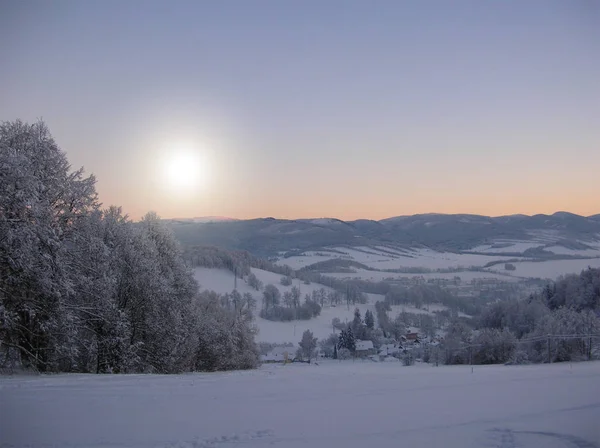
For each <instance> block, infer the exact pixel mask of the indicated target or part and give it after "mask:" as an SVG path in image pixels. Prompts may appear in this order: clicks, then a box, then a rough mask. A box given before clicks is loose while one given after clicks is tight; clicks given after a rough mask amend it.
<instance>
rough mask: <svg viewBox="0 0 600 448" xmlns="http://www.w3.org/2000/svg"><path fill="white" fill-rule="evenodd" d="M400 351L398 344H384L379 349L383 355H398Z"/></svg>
mask: <svg viewBox="0 0 600 448" xmlns="http://www.w3.org/2000/svg"><path fill="white" fill-rule="evenodd" d="M399 351H400V347H399V346H398V344H383V345H382V346H381V347H379V353H381V354H384V355H385V354H390V355H392V354H394V353H398V352H399Z"/></svg>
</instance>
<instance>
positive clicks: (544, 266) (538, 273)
mask: <svg viewBox="0 0 600 448" xmlns="http://www.w3.org/2000/svg"><path fill="white" fill-rule="evenodd" d="M512 264H513V265H514V266H515V267H516V270H514V271H506V270H505V269H504V265H503V264H498V265H495V266H492V267H491V268H490V270H491V271H500V272H504V273H507V274H510V275H513V276H516V277H529V278H548V279H551V280H555V279H556V278H558V277H560V276H561V275H566V274H579V273H580V272H581V271H583V270H584V269H587V268H588V267H592V268H599V267H600V258H589V259H579V260H577V259H576V260H548V261H519V262H514V263H512Z"/></svg>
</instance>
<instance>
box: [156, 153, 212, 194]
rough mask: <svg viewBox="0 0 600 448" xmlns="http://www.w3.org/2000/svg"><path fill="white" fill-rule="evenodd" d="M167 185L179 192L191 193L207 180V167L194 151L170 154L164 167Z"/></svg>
mask: <svg viewBox="0 0 600 448" xmlns="http://www.w3.org/2000/svg"><path fill="white" fill-rule="evenodd" d="M164 173H165V181H166V183H167V185H168V186H169V187H170V188H172V189H175V190H178V191H190V190H194V189H196V188H198V187H200V186H201V185H202V184H203V183H204V181H205V180H206V167H205V164H204V163H203V160H202V158H201V157H200V155H199V154H198V153H197V152H194V151H180V152H176V153H174V154H170V155H169V157H168V158H167V159H166V161H165V166H164Z"/></svg>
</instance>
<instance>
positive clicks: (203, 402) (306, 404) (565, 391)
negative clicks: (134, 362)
mask: <svg viewBox="0 0 600 448" xmlns="http://www.w3.org/2000/svg"><path fill="white" fill-rule="evenodd" d="M598 422H600V363H599V362H592V363H580V364H573V365H572V367H571V365H569V364H553V365H538V366H519V367H505V366H489V367H475V369H474V372H473V373H471V368H470V367H466V366H460V367H433V366H430V365H417V366H412V367H403V366H401V365H400V363H372V362H358V361H357V362H351V361H346V362H336V361H332V362H330V363H322V364H321V365H318V366H316V365H314V364H312V365H288V366H282V365H269V366H264V367H263V368H261V369H259V370H257V371H248V372H232V373H215V374H187V375H173V376H159V375H131V376H124V375H102V376H93V375H52V376H40V377H14V378H9V377H0V447H3V448H8V447H23V448H24V447H29V448H42V447H90V448H109V447H110V448H146V447H148V448H150V447H152V448H158V447H169V448H175V447H178V448H208V447H211V448H233V447H238V448H239V447H248V448H258V447H266V446H270V447H281V448H306V447H323V448H326V447H327V448H338V447H339V448H364V447H370V448H377V447H386V448H387V447H414V448H418V447H444V448H448V447H451V448H454V447H456V448H475V447H477V448H480V447H490V448H494V447H497V448H597V447H599V446H600V425H599V424H598Z"/></svg>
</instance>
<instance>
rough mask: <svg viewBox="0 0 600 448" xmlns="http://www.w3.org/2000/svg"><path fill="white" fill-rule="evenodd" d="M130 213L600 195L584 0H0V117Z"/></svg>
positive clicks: (567, 200)
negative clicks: (47, 144)
mask: <svg viewBox="0 0 600 448" xmlns="http://www.w3.org/2000/svg"><path fill="white" fill-rule="evenodd" d="M17 118H19V119H22V120H24V121H29V122H32V121H35V120H37V119H40V118H41V119H43V120H44V121H45V122H46V124H47V125H48V127H49V128H50V131H51V133H52V134H53V136H54V138H55V140H56V141H57V143H58V145H59V146H60V147H61V148H62V149H63V150H64V151H65V152H66V153H67V156H68V158H69V160H70V162H71V164H72V166H73V167H74V168H76V167H80V166H84V167H85V170H86V172H88V173H93V174H94V175H95V176H96V177H97V179H98V183H97V189H98V192H99V195H100V200H101V202H102V203H103V204H104V205H106V206H108V205H111V204H115V205H121V206H122V207H123V209H124V211H125V212H127V213H128V214H129V215H130V216H131V217H132V218H134V219H137V218H139V217H140V216H142V215H143V214H144V213H146V212H147V211H149V210H153V211H156V212H158V213H159V214H160V215H161V216H162V217H164V218H186V217H199V216H227V217H233V218H254V217H264V216H273V217H280V218H301V217H303V218H309V217H311V218H312V217H337V218H341V219H356V218H369V219H381V218H386V217H390V216H395V215H407V214H415V213H427V212H438V213H476V214H485V215H492V216H497V215H504V214H513V213H524V214H535V213H552V212H555V211H558V210H566V211H570V212H573V213H578V214H582V215H591V214H596V213H600V200H599V197H600V195H599V192H600V183H599V182H600V4H599V3H598V2H596V1H595V0H572V1H568V2H566V1H562V0H561V1H558V0H557V1H555V0H543V1H542V0H528V1H522V0H512V1H511V0H508V1H502V2H492V1H481V0H478V1H452V2H448V1H443V0H439V1H429V0H424V1H403V0H389V1H384V0H376V1H352V0H343V1H342V0H327V1H322V0H303V1H300V2H286V1H278V0H271V1H264V0H248V1H242V0H237V1H231V0H219V1H200V0H193V1H168V2H167V1H153V0H145V1H135V0H128V1H125V2H123V1H114V0H103V1H101V2H89V1H77V0H73V1H61V0H53V1H46V0H37V1H31V0H0V120H15V119H17Z"/></svg>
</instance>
